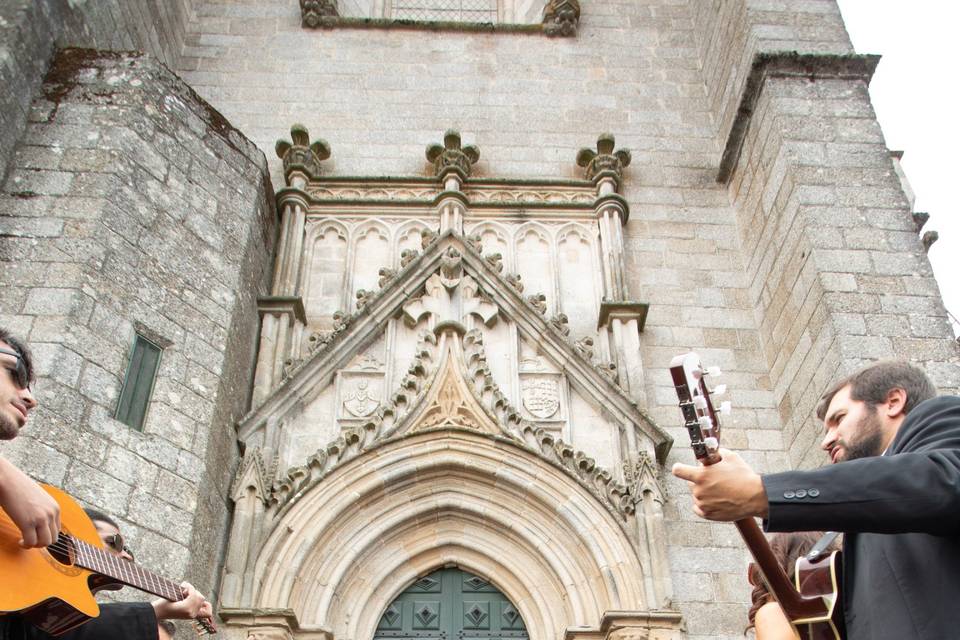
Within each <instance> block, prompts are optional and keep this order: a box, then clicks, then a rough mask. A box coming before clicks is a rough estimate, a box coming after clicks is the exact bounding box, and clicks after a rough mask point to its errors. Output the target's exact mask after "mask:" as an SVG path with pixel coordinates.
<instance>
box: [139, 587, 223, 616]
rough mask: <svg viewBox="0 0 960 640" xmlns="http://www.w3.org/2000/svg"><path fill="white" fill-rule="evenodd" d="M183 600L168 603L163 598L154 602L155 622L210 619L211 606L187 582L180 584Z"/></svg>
mask: <svg viewBox="0 0 960 640" xmlns="http://www.w3.org/2000/svg"><path fill="white" fill-rule="evenodd" d="M180 588H181V589H183V595H184V598H183V600H177V601H176V602H170V601H169V600H165V599H163V598H158V599H156V600H154V601H153V602H152V603H151V604H153V610H154V612H156V614H157V620H196V619H197V618H212V617H213V605H211V604H210V603H209V602H207V601H206V600H205V599H204V597H203V594H202V593H200V592H199V591H197V589H196V587H194V586H193V585H192V584H190V583H189V582H181V583H180Z"/></svg>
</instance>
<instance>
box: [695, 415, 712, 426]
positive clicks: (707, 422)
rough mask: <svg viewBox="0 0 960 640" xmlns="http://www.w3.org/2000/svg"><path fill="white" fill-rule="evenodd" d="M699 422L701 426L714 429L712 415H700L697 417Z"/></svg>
mask: <svg viewBox="0 0 960 640" xmlns="http://www.w3.org/2000/svg"><path fill="white" fill-rule="evenodd" d="M697 422H699V423H700V427H701V428H703V429H713V420H711V419H710V416H700V417H699V418H697Z"/></svg>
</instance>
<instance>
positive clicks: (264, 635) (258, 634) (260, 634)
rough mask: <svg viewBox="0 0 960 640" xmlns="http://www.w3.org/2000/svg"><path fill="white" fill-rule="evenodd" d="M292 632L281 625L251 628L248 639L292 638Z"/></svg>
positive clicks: (271, 639)
mask: <svg viewBox="0 0 960 640" xmlns="http://www.w3.org/2000/svg"><path fill="white" fill-rule="evenodd" d="M291 638H292V636H291V635H290V632H289V631H287V630H286V629H283V628H281V627H271V628H265V629H250V630H249V631H247V640H291Z"/></svg>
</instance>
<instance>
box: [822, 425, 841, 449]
mask: <svg viewBox="0 0 960 640" xmlns="http://www.w3.org/2000/svg"><path fill="white" fill-rule="evenodd" d="M836 441H837V432H836V431H835V430H833V429H831V430H830V431H827V434H826V435H825V436H823V440H821V441H820V448H821V449H823V450H824V451H829V450H830V449H832V448H833V444H834V443H835V442H836Z"/></svg>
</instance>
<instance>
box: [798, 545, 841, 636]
mask: <svg viewBox="0 0 960 640" xmlns="http://www.w3.org/2000/svg"><path fill="white" fill-rule="evenodd" d="M841 557H842V554H841V553H840V552H839V551H834V552H832V553H830V554H828V555H826V556H824V557H822V558H820V559H819V560H816V561H813V562H811V561H810V560H807V559H806V558H805V557H801V558H798V559H797V565H796V570H795V572H794V573H795V580H796V586H797V591H799V592H800V595H801V596H803V597H804V598H821V599H822V600H823V602H824V604H826V605H827V610H828V611H827V614H825V615H824V616H820V617H818V618H816V619H811V620H794V621H793V625H794V627H796V629H797V632H798V633H799V634H800V638H801V639H802V640H843V638H845V637H846V626H845V624H844V621H843V606H842V603H841V602H840V571H841V569H840V567H841V566H842V565H841V562H840V559H841Z"/></svg>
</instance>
